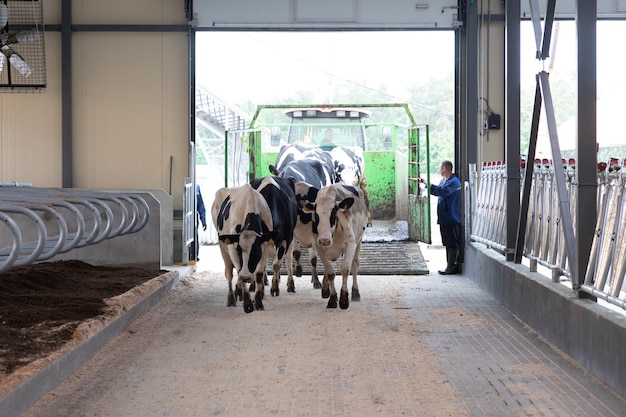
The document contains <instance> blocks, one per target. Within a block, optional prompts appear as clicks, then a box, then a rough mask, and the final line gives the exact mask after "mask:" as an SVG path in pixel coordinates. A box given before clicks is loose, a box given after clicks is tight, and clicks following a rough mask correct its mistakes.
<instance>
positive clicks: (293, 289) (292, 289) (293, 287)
mask: <svg viewBox="0 0 626 417" xmlns="http://www.w3.org/2000/svg"><path fill="white" fill-rule="evenodd" d="M287 292H292V293H294V294H295V292H296V287H295V285H292V286H291V287H287Z"/></svg>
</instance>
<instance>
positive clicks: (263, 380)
mask: <svg viewBox="0 0 626 417" xmlns="http://www.w3.org/2000/svg"><path fill="white" fill-rule="evenodd" d="M423 248H424V250H423V253H424V258H425V259H426V261H427V262H428V265H429V268H430V270H431V274H429V275H420V276H363V277H361V279H360V281H359V286H360V290H361V299H362V301H361V302H359V303H351V304H350V307H349V309H348V310H340V309H337V310H331V309H326V307H325V306H326V300H323V299H321V297H320V295H319V290H314V289H312V288H311V285H310V283H309V282H308V277H303V278H296V288H297V291H298V292H297V293H296V294H287V293H286V291H285V290H284V286H285V281H286V280H283V282H282V283H281V290H282V291H284V292H281V294H280V296H279V297H269V292H268V291H266V299H265V300H264V302H265V310H264V311H255V312H253V313H251V314H245V313H244V312H243V308H242V306H241V303H239V305H238V306H237V307H234V308H228V307H226V284H225V280H224V278H223V277H222V272H221V269H222V263H221V259H220V258H219V257H218V256H217V251H216V250H215V249H216V248H215V247H203V248H202V252H201V262H200V263H199V265H198V269H197V271H196V273H195V274H194V275H192V276H191V277H189V278H188V279H184V280H183V281H182V282H181V284H180V285H179V287H178V288H176V289H175V290H173V291H171V292H170V294H168V295H167V296H166V297H165V298H164V299H163V300H162V301H161V302H160V303H159V304H158V305H157V306H155V307H154V308H153V309H152V310H150V311H149V312H148V313H146V314H145V315H144V316H142V317H141V318H139V319H138V320H137V321H136V322H135V323H133V324H132V325H131V327H130V328H129V329H128V331H126V332H124V333H123V334H121V335H120V336H119V337H117V338H116V339H115V340H113V341H112V342H111V343H109V345H107V346H106V347H105V348H104V349H103V350H102V351H101V352H99V353H98V354H97V355H96V356H95V357H94V358H93V359H91V360H90V361H89V362H87V363H86V364H85V365H83V366H82V367H81V368H80V369H78V370H77V371H76V372H75V373H74V374H72V375H71V376H70V377H69V378H68V379H67V380H65V381H64V382H63V383H61V384H60V385H59V386H57V387H56V388H55V389H54V390H53V391H51V392H50V393H49V394H48V395H46V396H45V397H43V398H42V399H41V400H40V401H39V402H38V403H37V404H35V405H34V406H33V407H32V408H31V409H30V410H29V411H27V412H26V413H25V414H24V416H26V417H36V416H45V417H51V416H229V417H230V416H233V417H240V416H247V415H253V416H257V417H259V416H279V417H281V416H290V417H291V416H359V417H368V416H390V417H399V416H455V417H456V416H559V417H561V416H593V417H596V416H616V417H617V416H624V415H626V402H625V401H624V399H623V398H621V397H619V396H618V395H616V394H615V393H614V392H612V391H611V390H610V389H609V388H608V387H606V386H605V385H604V384H602V383H601V382H600V381H599V380H597V379H596V378H594V377H593V376H591V375H589V374H588V373H587V372H585V370H583V369H582V368H581V367H579V366H578V365H577V364H576V363H575V362H574V361H573V360H572V359H571V358H569V357H567V356H565V355H564V354H562V353H561V352H559V351H558V350H556V349H555V348H554V347H553V346H551V345H549V344H548V343H546V342H545V341H544V340H543V339H542V338H541V337H539V336H538V335H537V334H536V333H535V332H533V331H532V329H529V328H528V327H526V326H525V325H524V324H523V323H521V322H520V321H518V320H517V319H516V318H515V317H514V316H513V315H512V314H511V313H510V312H508V311H507V310H506V309H504V308H503V307H501V306H500V305H498V304H497V303H496V302H495V300H494V299H492V298H491V297H490V296H489V295H488V294H486V293H485V292H483V291H482V290H480V289H479V288H477V287H476V286H475V285H474V284H473V283H472V282H471V281H470V280H469V279H467V278H466V277H463V276H445V277H444V276H439V275H438V274H437V273H436V270H437V269H439V268H440V267H441V266H442V265H443V262H444V261H443V258H444V251H443V249H441V248H436V247H426V246H424V247H423Z"/></svg>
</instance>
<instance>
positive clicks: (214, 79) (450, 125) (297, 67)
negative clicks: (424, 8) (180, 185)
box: [196, 30, 455, 244]
mask: <svg viewBox="0 0 626 417" xmlns="http://www.w3.org/2000/svg"><path fill="white" fill-rule="evenodd" d="M196 63H197V64H196V85H197V86H198V89H199V91H200V90H202V91H203V93H204V94H209V95H211V97H212V100H214V102H219V103H220V104H222V105H223V108H221V110H220V111H221V112H224V111H230V112H231V115H233V116H234V115H236V116H237V117H239V118H241V120H245V119H246V116H248V118H249V117H250V116H251V115H252V114H253V113H254V112H255V110H256V108H257V106H258V105H262V104H287V103H288V104H327V103H328V104H331V103H408V104H409V106H410V107H411V110H412V112H413V114H414V116H415V118H416V121H417V122H418V123H419V124H425V125H429V128H430V141H431V148H432V149H433V154H432V159H433V160H435V161H439V160H441V159H450V160H453V159H454V136H455V135H454V32H453V31H451V30H450V31H424V30H412V31H341V32H332V31H315V32H300V31H298V32H287V31H282V32H267V31H265V32H239V31H231V32H224V31H221V32H217V31H206V32H198V33H197V36H196ZM209 107H210V106H209V105H208V101H207V108H206V109H204V110H203V109H200V110H199V111H209V110H210V109H209ZM213 108H214V109H215V108H216V107H213ZM222 114H223V113H222ZM197 115H198V112H197ZM197 119H198V121H197V129H196V144H197V154H198V159H197V164H196V182H197V183H198V184H199V185H200V187H201V189H202V193H203V198H204V203H205V205H206V207H207V221H208V223H209V227H207V232H204V231H201V232H200V236H199V238H200V243H201V244H214V243H216V242H217V236H216V233H215V231H214V230H213V226H212V224H211V220H210V206H211V204H212V202H213V196H214V194H215V191H216V190H217V189H218V188H220V187H222V186H223V184H224V163H223V160H224V158H223V155H224V141H223V136H222V137H220V132H219V129H216V128H215V127H214V126H209V125H210V124H215V123H216V121H217V120H216V119H217V117H215V115H207V114H204V115H202V117H200V116H199V115H198V117H197ZM224 120H225V123H229V122H231V121H232V119H230V118H228V117H226V118H225V119H224ZM207 121H208V123H207ZM223 129H224V130H229V129H232V128H231V127H223ZM222 134H223V133H222ZM437 166H438V164H437V163H434V167H433V169H432V170H431V171H432V172H433V174H436V172H437Z"/></svg>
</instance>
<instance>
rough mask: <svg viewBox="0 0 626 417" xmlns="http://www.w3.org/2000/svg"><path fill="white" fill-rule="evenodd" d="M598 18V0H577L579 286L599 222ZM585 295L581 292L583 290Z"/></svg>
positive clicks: (577, 220)
mask: <svg viewBox="0 0 626 417" xmlns="http://www.w3.org/2000/svg"><path fill="white" fill-rule="evenodd" d="M596 19H597V4H596V2H595V1H580V0H578V1H577V2H576V31H577V35H576V37H577V42H578V139H577V145H576V153H577V154H576V162H577V165H576V175H577V179H578V199H577V202H576V204H577V207H576V213H577V218H576V219H574V221H575V222H576V251H577V254H578V256H577V257H576V259H577V262H576V265H575V266H574V267H575V268H576V270H575V271H572V272H573V273H574V272H575V273H574V274H573V275H574V276H576V277H578V282H577V283H576V286H575V287H574V288H579V287H580V285H581V284H582V280H583V279H584V277H585V273H586V269H587V262H588V260H589V253H590V251H591V244H592V242H593V235H594V232H595V225H596V217H597V212H596V199H597V187H598V186H597V171H596V170H597V167H596V164H597V151H596V143H597V137H596V123H597V122H596V98H597V97H596V91H597V86H596V72H597V71H596ZM581 294H582V293H581Z"/></svg>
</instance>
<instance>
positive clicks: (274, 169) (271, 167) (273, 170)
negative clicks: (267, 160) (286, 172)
mask: <svg viewBox="0 0 626 417" xmlns="http://www.w3.org/2000/svg"><path fill="white" fill-rule="evenodd" d="M269 169H270V174H272V175H276V176H278V170H277V169H276V167H275V166H274V165H272V164H270V165H269Z"/></svg>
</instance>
